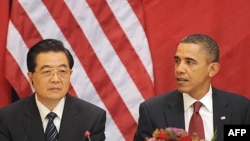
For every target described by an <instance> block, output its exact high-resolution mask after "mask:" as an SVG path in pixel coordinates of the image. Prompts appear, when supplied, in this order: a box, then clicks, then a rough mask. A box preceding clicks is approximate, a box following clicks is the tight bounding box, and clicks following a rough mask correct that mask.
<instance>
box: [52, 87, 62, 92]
mask: <svg viewBox="0 0 250 141" xmlns="http://www.w3.org/2000/svg"><path fill="white" fill-rule="evenodd" d="M49 90H50V91H59V90H61V89H60V88H57V87H53V88H49Z"/></svg>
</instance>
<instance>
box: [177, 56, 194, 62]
mask: <svg viewBox="0 0 250 141" xmlns="http://www.w3.org/2000/svg"><path fill="white" fill-rule="evenodd" d="M174 59H180V57H179V56H174ZM184 60H188V61H194V62H197V61H196V60H195V59H193V58H190V57H185V58H184Z"/></svg>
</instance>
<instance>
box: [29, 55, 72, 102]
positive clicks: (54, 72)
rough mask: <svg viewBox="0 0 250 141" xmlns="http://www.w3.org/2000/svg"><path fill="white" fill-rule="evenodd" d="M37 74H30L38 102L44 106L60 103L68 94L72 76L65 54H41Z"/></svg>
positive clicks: (38, 59) (37, 60) (38, 56)
mask: <svg viewBox="0 0 250 141" xmlns="http://www.w3.org/2000/svg"><path fill="white" fill-rule="evenodd" d="M36 64H37V65H36V68H35V72H34V73H32V72H29V73H28V76H29V79H30V82H31V83H32V85H33V87H34V89H35V91H36V93H37V98H38V100H39V101H40V102H41V103H43V104H44V105H51V104H52V103H54V104H55V103H58V102H59V101H60V100H61V99H62V98H63V97H64V96H65V95H66V94H67V92H68V89H69V85H70V75H71V73H72V70H71V69H70V68H69V64H68V60H67V57H66V55H65V54H64V53H63V52H52V51H51V52H46V53H40V54H38V55H37V58H36Z"/></svg>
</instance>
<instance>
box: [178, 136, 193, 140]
mask: <svg viewBox="0 0 250 141" xmlns="http://www.w3.org/2000/svg"><path fill="white" fill-rule="evenodd" d="M179 141H192V139H191V138H190V137H189V136H183V137H181V138H180V140H179Z"/></svg>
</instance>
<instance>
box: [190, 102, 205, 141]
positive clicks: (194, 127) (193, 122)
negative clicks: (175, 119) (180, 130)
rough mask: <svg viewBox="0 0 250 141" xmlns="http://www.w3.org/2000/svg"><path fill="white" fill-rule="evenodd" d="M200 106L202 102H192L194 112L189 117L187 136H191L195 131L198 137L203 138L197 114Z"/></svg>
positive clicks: (200, 119)
mask: <svg viewBox="0 0 250 141" xmlns="http://www.w3.org/2000/svg"><path fill="white" fill-rule="evenodd" d="M201 106H202V103H201V102H199V101H197V102H195V103H194V104H193V107H194V112H193V115H192V117H191V119H190V123H189V130H188V131H189V136H193V134H194V133H197V134H198V137H199V138H200V139H205V135H204V127H203V122H202V118H201V116H200V114H199V110H200V107H201Z"/></svg>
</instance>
